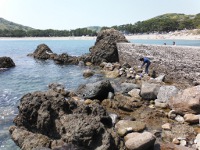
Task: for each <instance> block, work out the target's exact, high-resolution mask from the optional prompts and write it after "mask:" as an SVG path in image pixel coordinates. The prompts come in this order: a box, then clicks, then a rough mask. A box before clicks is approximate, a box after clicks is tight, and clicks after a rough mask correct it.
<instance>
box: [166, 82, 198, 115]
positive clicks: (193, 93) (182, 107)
mask: <svg viewBox="0 0 200 150" xmlns="http://www.w3.org/2000/svg"><path fill="white" fill-rule="evenodd" d="M199 99H200V86H199V85H198V86H195V87H191V88H187V89H185V90H183V91H182V92H179V93H178V94H177V95H175V96H173V97H172V98H171V99H170V100H169V106H170V108H171V109H173V110H175V111H176V112H178V113H180V114H186V113H187V114H189V113H191V114H200V101H199Z"/></svg>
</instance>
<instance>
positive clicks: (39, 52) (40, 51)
mask: <svg viewBox="0 0 200 150" xmlns="http://www.w3.org/2000/svg"><path fill="white" fill-rule="evenodd" d="M52 54H53V52H52V51H51V49H50V48H49V47H48V46H47V45H46V44H40V45H38V46H37V48H36V50H35V51H34V52H33V54H32V55H33V57H34V58H37V59H49V58H50V57H51V55H52Z"/></svg>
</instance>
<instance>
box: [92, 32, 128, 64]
mask: <svg viewBox="0 0 200 150" xmlns="http://www.w3.org/2000/svg"><path fill="white" fill-rule="evenodd" d="M121 42H123V43H124V42H128V40H127V39H126V38H125V36H124V35H123V34H122V33H120V32H119V31H117V30H114V29H107V30H102V31H101V32H99V33H98V35H97V39H96V42H95V45H94V46H93V47H91V48H90V52H91V54H90V56H91V62H92V63H93V64H100V63H101V62H118V61H119V56H118V50H117V43H121Z"/></svg>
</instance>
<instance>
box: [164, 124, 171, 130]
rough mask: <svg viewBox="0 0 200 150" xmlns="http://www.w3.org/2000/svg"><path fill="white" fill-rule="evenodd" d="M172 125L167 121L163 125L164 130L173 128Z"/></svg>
mask: <svg viewBox="0 0 200 150" xmlns="http://www.w3.org/2000/svg"><path fill="white" fill-rule="evenodd" d="M171 128H172V126H171V124H170V123H165V124H163V125H162V129H164V130H171Z"/></svg>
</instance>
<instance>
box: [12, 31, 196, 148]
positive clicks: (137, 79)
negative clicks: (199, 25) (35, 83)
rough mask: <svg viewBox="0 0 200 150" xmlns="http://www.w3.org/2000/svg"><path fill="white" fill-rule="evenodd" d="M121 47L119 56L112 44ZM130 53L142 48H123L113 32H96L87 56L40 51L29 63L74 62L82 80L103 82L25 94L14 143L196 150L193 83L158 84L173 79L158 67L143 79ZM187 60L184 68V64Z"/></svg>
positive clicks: (41, 48) (45, 48) (40, 48)
mask: <svg viewBox="0 0 200 150" xmlns="http://www.w3.org/2000/svg"><path fill="white" fill-rule="evenodd" d="M124 42H126V44H124V45H125V46H124V45H123V44H121V45H123V46H122V48H121V49H119V45H120V44H119V43H124ZM126 46H129V50H130V49H131V48H132V46H134V48H133V49H134V53H133V52H130V51H126V50H123V51H124V52H126V54H128V53H129V55H126V54H122V49H124V48H125V47H126ZM130 47H131V48H130ZM135 47H139V49H140V50H141V49H142V50H143V51H144V52H145V51H147V50H148V49H146V48H147V47H146V46H144V45H142V46H141V47H142V48H141V47H140V46H138V45H133V44H132V45H130V44H128V40H126V38H125V37H124V36H123V35H122V34H121V33H119V32H117V31H115V30H113V29H108V30H105V31H102V32H101V33H99V35H98V37H97V41H96V43H95V45H94V46H93V47H92V48H91V49H90V54H87V55H84V56H81V57H78V58H77V57H71V56H68V55H57V54H54V53H53V51H51V50H50V49H49V48H48V46H46V45H39V46H38V47H37V49H36V50H35V52H34V53H33V54H30V55H29V56H33V57H34V58H36V59H52V60H54V61H55V62H57V61H58V60H59V61H58V62H59V63H61V64H71V63H72V62H74V61H75V62H76V64H79V65H80V64H82V65H86V66H88V69H87V70H86V71H85V72H84V76H85V77H90V76H92V75H93V74H94V73H95V70H93V69H94V67H95V68H96V67H98V68H99V69H100V70H101V72H102V73H103V74H104V75H105V79H104V80H101V81H98V82H95V83H88V84H85V85H80V86H79V87H78V88H77V89H76V90H75V91H67V90H66V89H65V88H64V86H63V85H60V84H56V83H54V84H50V85H49V90H48V91H45V92H41V91H37V92H33V93H27V94H26V95H24V96H23V97H22V98H21V99H20V105H19V107H18V109H19V114H18V115H17V116H16V118H15V119H14V123H15V125H14V126H11V127H10V129H9V130H10V134H11V137H12V139H13V141H14V142H15V143H16V144H17V145H18V146H19V147H20V148H21V149H22V150H29V149H35V150H36V149H37V150H42V149H55V150H58V149H60V150H61V149H78V150H86V149H87V150H88V149H91V150H124V149H129V150H151V149H152V150H169V149H172V150H173V149H174V150H184V149H185V150H186V149H187V150H190V149H191V150H192V149H200V126H199V114H200V85H198V83H197V82H196V83H195V86H194V85H190V86H184V88H183V86H181V87H182V88H179V86H176V85H177V84H179V82H178V83H177V84H173V83H170V84H169V82H165V81H166V79H168V73H170V72H172V71H171V70H169V72H167V71H165V72H163V69H164V67H165V66H163V67H160V70H159V69H158V70H156V71H157V74H156V75H153V74H152V73H151V74H150V75H145V74H143V70H142V69H140V68H138V64H137V63H136V62H137V61H138V60H137V59H136V58H134V57H138V54H139V53H140V52H138V51H136V52H135ZM149 47H151V46H149ZM149 47H148V48H149ZM154 48H155V47H154ZM154 48H153V49H154ZM125 49H126V48H125ZM159 49H160V47H159V48H158V50H159ZM186 51H187V50H186ZM172 52H173V51H172ZM143 54H144V53H141V54H140V55H143ZM145 54H146V53H145ZM122 55H123V56H124V57H121V56H122ZM131 55H132V57H131ZM158 55H161V57H164V58H166V57H165V56H162V54H160V53H156V56H158ZM172 55H173V53H172ZM63 56H64V57H63ZM125 56H126V57H125ZM153 56H155V55H153ZM175 56H176V55H175ZM175 56H174V58H176V57H175ZM196 57H198V55H197V56H195V58H196ZM122 58H123V59H122ZM158 58H159V57H158ZM121 59H122V60H123V61H122V60H121ZM133 59H134V60H135V61H130V60H133ZM180 60H182V59H181V58H180ZM189 60H190V59H187V60H186V61H187V62H189V63H190V62H191V61H189ZM193 61H195V62H196V59H194V60H193ZM172 62H173V63H174V61H172ZM181 64H182V63H181ZM190 64H192V63H190ZM195 64H196V63H195ZM157 65H158V66H162V64H160V63H157ZM197 65H198V64H197ZM169 66H172V64H170V65H169ZM156 68H158V67H156ZM184 68H187V67H184ZM193 69H194V68H193ZM193 69H192V68H191V70H189V71H192V70H193ZM177 70H178V69H177ZM177 70H176V68H175V69H174V71H177ZM161 73H162V74H161ZM163 73H165V74H163ZM170 76H171V74H170ZM165 78H166V79H165ZM174 79H175V78H174ZM195 79H196V78H195ZM183 80H185V78H182V79H181V80H180V81H183ZM173 81H174V82H175V81H176V80H173ZM192 83H193V82H192ZM189 84H190V82H189Z"/></svg>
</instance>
